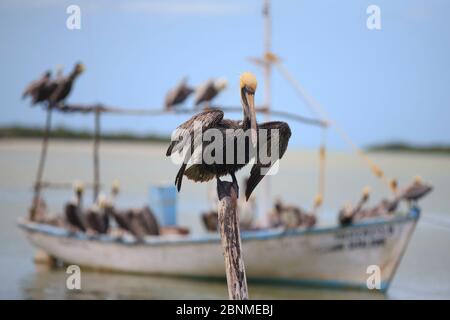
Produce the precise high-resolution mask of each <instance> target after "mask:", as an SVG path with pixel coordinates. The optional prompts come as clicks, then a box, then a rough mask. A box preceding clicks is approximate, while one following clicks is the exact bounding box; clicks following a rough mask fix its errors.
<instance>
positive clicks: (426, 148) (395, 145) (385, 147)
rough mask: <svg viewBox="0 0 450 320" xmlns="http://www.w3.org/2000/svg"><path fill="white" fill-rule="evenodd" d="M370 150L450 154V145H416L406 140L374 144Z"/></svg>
mask: <svg viewBox="0 0 450 320" xmlns="http://www.w3.org/2000/svg"><path fill="white" fill-rule="evenodd" d="M366 150H367V151H370V152H383V151H389V152H392V151H393V152H413V153H438V154H450V145H444V144H430V145H415V144H411V143H406V142H391V143H383V144H374V145H370V146H368V147H367V148H366Z"/></svg>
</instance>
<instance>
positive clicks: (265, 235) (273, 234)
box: [18, 207, 420, 245]
mask: <svg viewBox="0 0 450 320" xmlns="http://www.w3.org/2000/svg"><path fill="white" fill-rule="evenodd" d="M419 216H420V210H419V208H417V207H414V208H412V209H411V210H410V211H409V213H408V214H407V215H405V216H400V217H395V218H391V219H388V220H386V219H379V220H369V221H361V222H358V223H355V224H353V225H350V226H347V227H340V226H334V227H318V228H312V229H292V230H286V231H283V230H280V229H268V230H256V231H244V232H242V241H249V240H267V239H276V238H281V237H293V236H302V235H314V234H322V233H329V232H335V231H338V230H354V229H359V228H365V227H373V226H378V225H386V224H398V223H404V222H406V221H410V220H417V219H418V218H419ZM18 225H19V226H20V227H21V228H23V229H25V230H28V231H32V232H40V233H45V234H48V235H52V236H55V237H64V238H75V239H79V240H90V241H102V242H109V243H120V244H124V245H171V244H178V245H179V244H192V243H196V244H207V243H211V242H220V236H219V234H203V235H191V236H186V237H180V238H176V239H168V238H161V237H157V236H155V237H154V238H153V237H147V238H146V239H145V242H144V243H138V242H136V241H135V240H134V239H133V238H132V237H129V238H126V237H125V238H123V237H122V238H118V237H112V236H110V235H96V236H89V235H86V234H85V233H82V232H70V231H68V230H66V229H63V228H60V227H55V226H50V225H45V224H34V223H27V222H19V223H18Z"/></svg>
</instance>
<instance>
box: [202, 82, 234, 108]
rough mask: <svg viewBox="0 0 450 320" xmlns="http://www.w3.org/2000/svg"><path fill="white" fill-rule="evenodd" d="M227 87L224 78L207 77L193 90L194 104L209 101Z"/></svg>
mask: <svg viewBox="0 0 450 320" xmlns="http://www.w3.org/2000/svg"><path fill="white" fill-rule="evenodd" d="M226 87H227V81H226V80H224V79H216V80H214V79H209V80H208V81H206V82H205V83H204V84H202V85H201V86H199V87H198V88H197V90H196V92H195V105H196V106H199V105H200V104H202V103H210V102H211V101H212V100H213V99H214V98H215V97H216V96H217V95H218V94H219V93H220V92H221V91H222V90H224V89H225V88H226Z"/></svg>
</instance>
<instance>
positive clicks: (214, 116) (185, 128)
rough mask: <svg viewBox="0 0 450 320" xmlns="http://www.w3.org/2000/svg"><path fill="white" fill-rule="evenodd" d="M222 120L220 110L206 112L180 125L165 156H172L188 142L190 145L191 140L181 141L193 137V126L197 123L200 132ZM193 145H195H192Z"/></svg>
mask: <svg viewBox="0 0 450 320" xmlns="http://www.w3.org/2000/svg"><path fill="white" fill-rule="evenodd" d="M222 119H223V111H222V110H207V111H203V112H200V113H199V114H196V115H195V116H193V117H192V118H190V119H189V120H188V121H186V122H184V123H182V124H181V125H180V126H178V128H177V132H176V133H175V135H174V136H172V142H171V143H170V146H169V148H168V149H167V152H166V156H170V155H172V154H173V153H174V152H177V151H181V150H182V149H183V147H184V146H185V145H186V144H187V143H188V142H189V143H191V142H192V141H191V139H183V137H184V136H191V137H192V136H193V135H194V129H195V128H194V124H195V123H198V124H200V125H201V129H202V132H204V131H206V130H208V129H209V128H213V127H214V126H216V125H217V124H218V123H219V122H220V121H222ZM194 145H195V144H194Z"/></svg>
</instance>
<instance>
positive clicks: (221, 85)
mask: <svg viewBox="0 0 450 320" xmlns="http://www.w3.org/2000/svg"><path fill="white" fill-rule="evenodd" d="M227 86H228V81H227V80H226V79H217V80H216V81H214V88H216V90H217V91H222V90H224V89H225V88H226V87H227Z"/></svg>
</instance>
